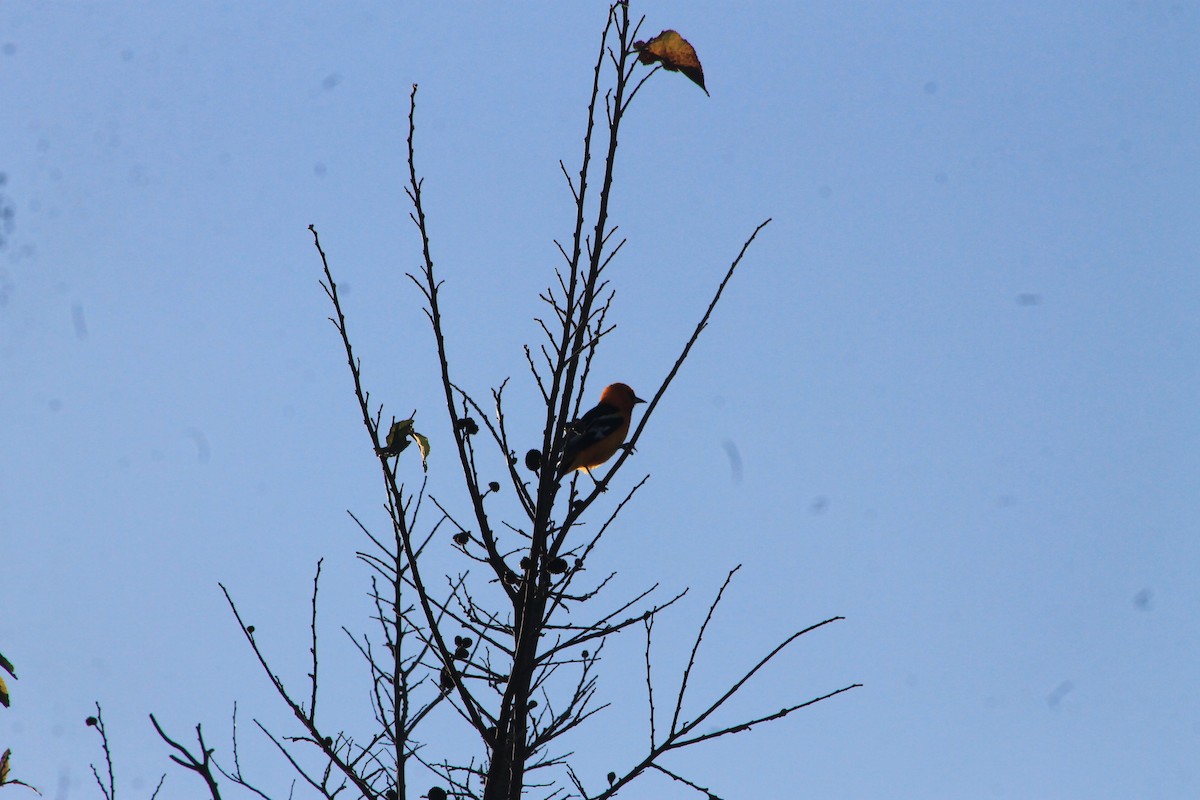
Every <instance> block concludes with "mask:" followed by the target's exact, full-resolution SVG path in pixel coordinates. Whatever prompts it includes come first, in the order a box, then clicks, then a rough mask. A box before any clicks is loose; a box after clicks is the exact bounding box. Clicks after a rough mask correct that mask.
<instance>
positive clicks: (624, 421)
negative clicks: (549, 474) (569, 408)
mask: <svg viewBox="0 0 1200 800" xmlns="http://www.w3.org/2000/svg"><path fill="white" fill-rule="evenodd" d="M644 402H646V401H645V400H643V399H642V398H640V397H638V396H637V395H636V394H634V393H633V389H630V388H629V387H628V386H626V385H625V384H623V383H610V384H609V385H608V386H605V387H604V391H603V392H601V393H600V402H599V403H598V404H597V405H596V407H595V408H593V409H592V410H591V411H589V412H587V413H586V414H584V415H583V416H582V417H580V418H579V419H577V420H575V421H574V422H572V423H571V424H570V425H568V426H567V437H566V440H565V441H564V443H563V452H562V459H561V460H560V461H559V462H558V477H559V478H560V479H561V478H562V477H563V476H564V475H566V474H567V473H569V472H574V471H575V470H577V469H586V470H588V474H589V475H590V474H591V470H592V468H593V467H598V466H600V465H601V464H603V463H604V462H605V461H608V460H609V459H610V458H612V456H613V453H615V452H617V450H619V449H620V447H621V445H623V444H625V437H626V436H628V435H629V422H630V420H631V419H632V417H633V407H634V406H636V405H637V404H638V403H644Z"/></svg>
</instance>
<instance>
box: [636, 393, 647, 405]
mask: <svg viewBox="0 0 1200 800" xmlns="http://www.w3.org/2000/svg"><path fill="white" fill-rule="evenodd" d="M644 402H646V401H645V400H643V399H642V398H640V397H638V396H637V395H636V394H635V395H634V396H633V404H634V405H635V406H636V405H637V404H638V403H644Z"/></svg>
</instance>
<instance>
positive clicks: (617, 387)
mask: <svg viewBox="0 0 1200 800" xmlns="http://www.w3.org/2000/svg"><path fill="white" fill-rule="evenodd" d="M600 402H601V403H608V404H609V405H612V406H617V407H618V408H622V407H628V408H633V407H634V406H635V405H637V404H638V403H644V402H646V401H645V400H643V399H642V398H640V397H638V396H637V395H636V394H634V392H633V389H630V388H629V386H628V385H627V384H624V383H610V384H609V385H608V386H605V387H604V391H603V392H601V393H600Z"/></svg>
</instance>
